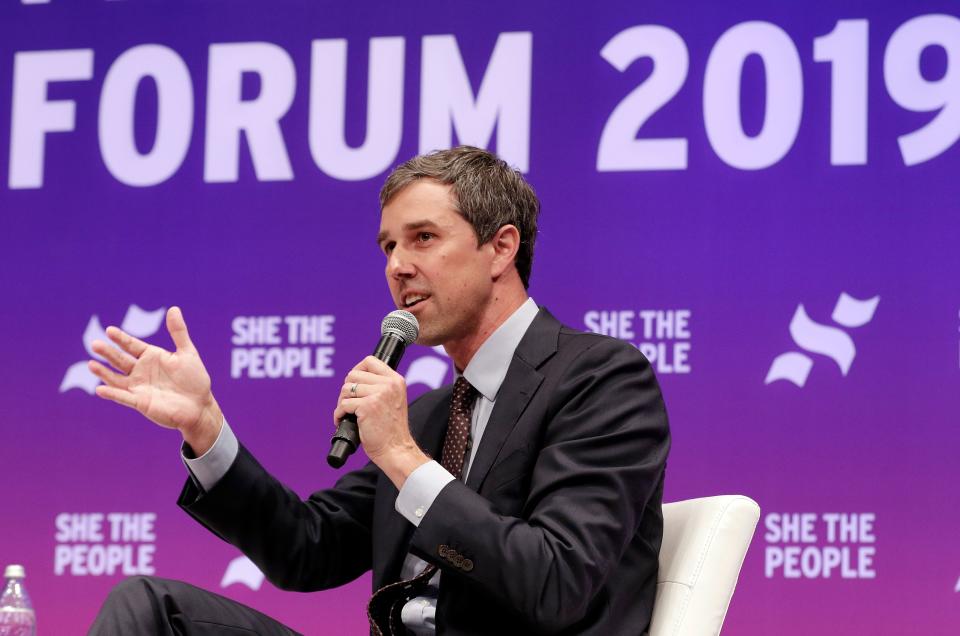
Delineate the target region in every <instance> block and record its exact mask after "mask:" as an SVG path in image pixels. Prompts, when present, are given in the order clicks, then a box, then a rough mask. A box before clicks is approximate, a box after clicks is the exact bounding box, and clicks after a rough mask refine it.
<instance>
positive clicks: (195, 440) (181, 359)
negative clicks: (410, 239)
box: [88, 307, 222, 454]
mask: <svg viewBox="0 0 960 636" xmlns="http://www.w3.org/2000/svg"><path fill="white" fill-rule="evenodd" d="M167 331H169V332H170V337H171V338H173V343H174V345H175V346H176V351H174V352H170V351H167V350H165V349H162V348H160V347H157V346H154V345H150V344H147V343H145V342H143V341H142V340H140V339H138V338H135V337H133V336H131V335H130V334H128V333H125V332H124V331H122V330H120V329H118V328H117V327H107V336H108V337H109V338H110V340H112V341H113V342H115V343H116V344H117V346H119V347H120V349H117V348H116V347H112V346H110V345H109V344H107V343H106V342H103V341H102V340H95V341H94V342H93V345H92V348H93V351H94V352H95V353H97V354H98V355H101V356H103V357H104V358H106V360H107V361H108V362H109V363H110V365H111V366H113V368H114V369H116V371H113V370H111V369H109V368H107V367H106V366H105V365H103V364H101V363H100V362H98V361H96V360H91V361H90V362H89V363H88V365H89V367H90V371H92V372H93V373H94V375H96V376H97V377H98V378H100V379H101V380H103V382H104V384H102V385H100V386H98V387H97V395H98V396H100V397H102V398H104V399H107V400H112V401H114V402H117V403H119V404H123V405H124V406H129V407H130V408H133V409H136V410H137V411H140V412H141V413H142V414H143V415H144V416H146V417H147V418H148V419H150V420H151V421H153V422H156V423H157V424H159V425H160V426H163V427H166V428H175V429H177V430H179V431H180V432H181V433H182V434H183V437H184V439H185V440H186V441H187V443H188V444H190V445H191V446H192V447H193V450H194V452H195V453H197V454H201V453H203V452H205V451H206V449H207V448H209V446H210V445H212V444H213V441H214V440H216V436H217V434H219V431H220V421H221V417H222V414H221V412H220V407H219V406H218V405H217V401H216V400H215V399H214V397H213V393H212V392H211V391H210V375H209V374H208V373H207V370H206V368H204V366H203V361H201V360H200V354H199V353H197V349H196V347H194V346H193V342H191V341H190V335H189V333H188V332H187V325H186V323H185V322H184V320H183V314H182V312H181V311H180V309H179V308H178V307H171V308H170V309H169V310H168V311H167Z"/></svg>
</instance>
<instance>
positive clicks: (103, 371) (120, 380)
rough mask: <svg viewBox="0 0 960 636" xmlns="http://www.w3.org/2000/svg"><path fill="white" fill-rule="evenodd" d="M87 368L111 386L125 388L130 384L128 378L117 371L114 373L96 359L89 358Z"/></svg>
mask: <svg viewBox="0 0 960 636" xmlns="http://www.w3.org/2000/svg"><path fill="white" fill-rule="evenodd" d="M87 368H89V369H90V371H91V372H92V373H93V375H95V376H97V377H98V378H100V379H101V380H103V381H104V382H105V383H106V384H108V385H109V386H113V387H119V388H121V389H124V390H126V389H127V388H128V387H129V386H130V378H128V377H127V376H125V375H121V374H119V373H115V372H113V371H111V370H110V369H108V368H107V367H105V366H104V365H103V364H101V363H99V362H97V361H96V360H90V361H89V362H88V363H87Z"/></svg>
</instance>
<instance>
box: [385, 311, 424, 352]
mask: <svg viewBox="0 0 960 636" xmlns="http://www.w3.org/2000/svg"><path fill="white" fill-rule="evenodd" d="M388 333H391V334H393V335H395V336H397V337H398V338H400V339H401V340H403V344H405V345H408V344H411V343H412V342H414V341H416V339H417V335H419V333H420V323H418V322H417V317H416V316H414V315H413V314H411V313H410V312H409V311H404V310H402V309H397V310H396V311H391V312H390V313H389V314H387V316H386V318H384V319H383V322H382V323H380V335H381V336H385V335H387V334H388Z"/></svg>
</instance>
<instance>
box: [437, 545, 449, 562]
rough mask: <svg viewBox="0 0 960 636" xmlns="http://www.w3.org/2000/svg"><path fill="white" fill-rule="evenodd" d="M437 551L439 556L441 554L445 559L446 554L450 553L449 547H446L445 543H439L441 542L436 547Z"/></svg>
mask: <svg viewBox="0 0 960 636" xmlns="http://www.w3.org/2000/svg"><path fill="white" fill-rule="evenodd" d="M437 552H438V553H439V554H440V556H442V557H443V558H444V559H446V558H447V554H449V553H450V548H448V547H447V546H445V545H443V544H442V543H441V544H440V547H439V548H437Z"/></svg>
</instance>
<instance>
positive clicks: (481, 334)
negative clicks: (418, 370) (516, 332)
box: [443, 285, 527, 372]
mask: <svg viewBox="0 0 960 636" xmlns="http://www.w3.org/2000/svg"><path fill="white" fill-rule="evenodd" d="M526 301H527V290H526V289H524V287H523V286H522V285H521V286H520V288H519V290H517V289H513V290H496V289H495V290H494V294H493V298H492V299H491V301H490V302H489V303H487V306H486V308H485V309H484V310H483V314H482V315H481V316H480V321H479V322H480V325H479V327H478V328H477V329H473V330H472V331H471V332H470V333H469V334H468V335H466V336H464V337H463V338H460V339H458V340H451V341H448V342H445V343H443V348H444V350H445V351H446V352H447V355H449V356H450V358H451V359H452V360H453V364H454V365H455V366H456V367H457V371H459V372H462V371H463V370H464V369H466V368H467V365H468V364H470V360H472V359H473V356H474V354H475V353H477V351H478V350H479V349H480V347H481V345H483V343H484V342H486V341H487V338H489V337H490V335H491V334H492V333H493V332H494V331H496V330H497V329H498V328H499V327H500V325H502V324H503V323H504V322H506V320H507V318H509V317H510V316H512V315H513V312H515V311H516V310H517V309H519V308H520V305H522V304H523V303H525V302H526Z"/></svg>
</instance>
